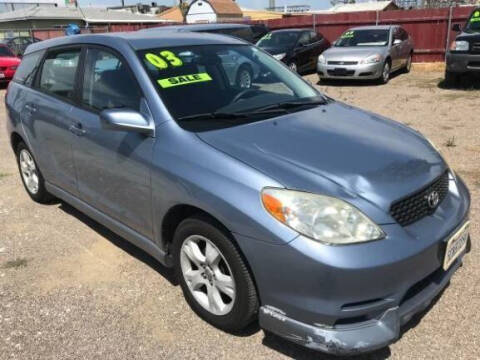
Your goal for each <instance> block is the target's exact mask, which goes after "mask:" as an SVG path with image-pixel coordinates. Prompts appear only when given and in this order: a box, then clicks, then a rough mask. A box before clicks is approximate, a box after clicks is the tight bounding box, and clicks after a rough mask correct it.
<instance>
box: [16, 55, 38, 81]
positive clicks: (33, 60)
mask: <svg viewBox="0 0 480 360" xmlns="http://www.w3.org/2000/svg"><path fill="white" fill-rule="evenodd" d="M42 55H43V51H36V52H34V53H30V54H27V55H25V56H24V57H23V59H22V62H21V63H20V66H19V67H18V69H17V71H16V72H15V75H14V77H13V80H14V81H16V82H18V83H21V84H25V85H27V86H31V85H32V83H33V79H34V78H35V73H36V71H37V68H38V65H39V63H40V58H41V57H42Z"/></svg>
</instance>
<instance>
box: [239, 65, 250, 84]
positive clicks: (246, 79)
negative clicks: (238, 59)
mask: <svg viewBox="0 0 480 360" xmlns="http://www.w3.org/2000/svg"><path fill="white" fill-rule="evenodd" d="M238 86H239V87H240V88H241V89H250V88H251V87H252V75H251V74H250V71H248V70H246V69H244V70H241V72H240V76H239V81H238Z"/></svg>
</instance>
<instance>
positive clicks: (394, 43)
mask: <svg viewBox="0 0 480 360" xmlns="http://www.w3.org/2000/svg"><path fill="white" fill-rule="evenodd" d="M401 43H402V40H400V39H395V40H393V45H400V44H401Z"/></svg>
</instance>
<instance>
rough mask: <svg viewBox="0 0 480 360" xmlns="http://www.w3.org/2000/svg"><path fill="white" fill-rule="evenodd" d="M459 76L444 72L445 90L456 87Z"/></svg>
mask: <svg viewBox="0 0 480 360" xmlns="http://www.w3.org/2000/svg"><path fill="white" fill-rule="evenodd" d="M459 80H460V76H459V75H458V74H457V73H454V72H451V71H448V70H446V71H445V85H446V87H447V88H454V87H457V86H458V82H459Z"/></svg>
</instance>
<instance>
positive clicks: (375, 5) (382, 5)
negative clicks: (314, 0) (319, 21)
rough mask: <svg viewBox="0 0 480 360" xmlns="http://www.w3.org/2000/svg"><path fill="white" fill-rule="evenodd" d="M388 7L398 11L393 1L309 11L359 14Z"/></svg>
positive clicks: (360, 3) (342, 5) (362, 3)
mask: <svg viewBox="0 0 480 360" xmlns="http://www.w3.org/2000/svg"><path fill="white" fill-rule="evenodd" d="M389 6H391V7H394V8H396V9H399V7H398V6H397V5H396V4H395V2H394V1H393V0H391V1H367V2H358V3H353V4H337V5H335V6H333V7H331V8H330V9H327V10H317V11H315V10H314V11H310V13H318V14H320V13H321V14H331V13H343V12H359V11H384V10H386V9H387V8H388V7H389Z"/></svg>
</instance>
